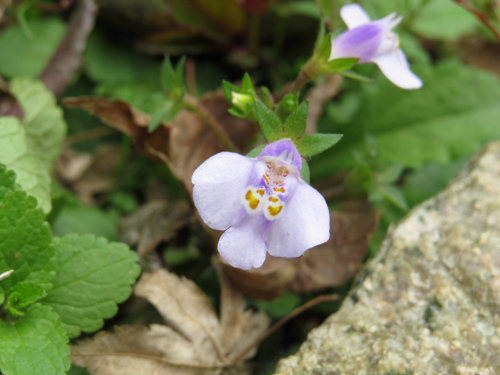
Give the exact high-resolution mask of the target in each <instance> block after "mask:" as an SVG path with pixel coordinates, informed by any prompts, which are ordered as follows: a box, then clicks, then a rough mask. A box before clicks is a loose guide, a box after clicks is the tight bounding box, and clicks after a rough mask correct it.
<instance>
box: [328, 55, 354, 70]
mask: <svg viewBox="0 0 500 375" xmlns="http://www.w3.org/2000/svg"><path fill="white" fill-rule="evenodd" d="M358 61H359V58H358V57H349V58H342V59H334V60H331V61H328V63H327V64H326V66H325V70H326V71H325V73H340V72H343V71H344V70H348V69H351V68H352V67H353V66H354V65H356V64H357V63H358Z"/></svg>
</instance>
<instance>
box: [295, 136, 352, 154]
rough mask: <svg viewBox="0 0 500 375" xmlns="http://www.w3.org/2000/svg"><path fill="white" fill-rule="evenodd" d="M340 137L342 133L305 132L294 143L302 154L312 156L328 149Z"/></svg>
mask: <svg viewBox="0 0 500 375" xmlns="http://www.w3.org/2000/svg"><path fill="white" fill-rule="evenodd" d="M341 138H342V134H306V135H304V136H303V137H302V138H300V139H298V140H297V141H296V142H295V145H296V146H297V150H298V151H299V153H300V154H301V155H302V156H312V155H316V154H319V153H321V152H323V151H325V150H328V149H329V148H330V147H332V146H333V145H335V144H336V143H337V142H338V141H340V139H341Z"/></svg>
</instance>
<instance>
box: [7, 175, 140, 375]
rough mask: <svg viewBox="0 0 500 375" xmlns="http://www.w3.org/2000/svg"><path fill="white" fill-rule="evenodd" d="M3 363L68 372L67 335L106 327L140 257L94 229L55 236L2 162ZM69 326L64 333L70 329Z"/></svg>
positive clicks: (16, 368) (12, 370) (16, 369)
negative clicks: (88, 231)
mask: <svg viewBox="0 0 500 375" xmlns="http://www.w3.org/2000/svg"><path fill="white" fill-rule="evenodd" d="M0 248H1V249H2V251H1V252H0V270H1V273H2V274H3V273H4V272H6V271H9V270H13V272H12V273H11V274H7V275H8V276H7V277H4V278H2V280H0V303H1V304H2V305H3V306H2V310H3V311H4V314H3V315H2V318H4V319H6V320H5V321H4V320H0V337H2V350H0V368H1V369H2V372H3V374H4V375H19V374H34V373H36V374H40V375H45V374H51V375H52V374H63V373H64V371H66V370H67V369H68V367H69V360H68V358H67V356H68V354H69V347H68V346H67V342H68V336H71V337H76V336H78V335H79V334H80V332H81V331H82V330H83V331H86V332H91V331H93V330H96V329H98V328H100V327H101V326H102V324H103V319H105V318H109V317H111V316H113V315H114V314H115V313H116V311H117V306H116V304H117V303H120V302H123V301H124V300H125V299H126V298H127V297H128V296H129V295H130V293H131V287H130V285H131V284H133V283H134V281H135V278H136V277H137V275H138V273H139V266H138V265H137V255H136V254H135V253H133V252H130V251H129V249H128V247H127V246H126V245H124V244H119V243H108V241H107V240H105V239H103V238H96V237H94V236H92V235H84V236H78V235H76V234H71V235H68V236H65V237H63V238H57V237H52V235H51V233H50V228H49V225H48V224H47V222H45V214H44V212H43V211H42V210H41V209H40V208H38V207H37V202H36V200H35V199H34V198H33V197H30V196H28V195H27V194H26V192H24V191H23V190H19V189H18V187H17V185H16V183H15V178H14V174H13V172H12V171H9V170H7V169H6V167H5V166H3V165H0ZM65 330H66V331H65Z"/></svg>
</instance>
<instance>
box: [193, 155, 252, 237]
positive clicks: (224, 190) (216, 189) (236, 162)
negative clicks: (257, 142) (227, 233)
mask: <svg viewBox="0 0 500 375" xmlns="http://www.w3.org/2000/svg"><path fill="white" fill-rule="evenodd" d="M255 163H256V160H255V159H252V158H248V157H246V156H242V155H239V154H236V153H233V152H221V153H219V154H217V155H214V156H212V157H211V158H209V159H207V160H206V161H205V162H204V163H203V164H202V165H200V166H199V167H198V169H196V171H194V173H193V176H192V177H191V182H192V183H193V184H194V188H193V201H194V204H195V206H196V208H197V209H198V212H199V213H200V216H201V218H202V219H203V221H204V222H205V223H206V224H207V225H208V226H209V227H210V228H213V229H218V230H224V229H227V228H228V227H229V226H231V225H232V224H233V223H234V222H235V221H236V219H237V218H238V215H239V214H240V208H241V207H242V204H241V197H242V195H243V193H244V191H245V188H246V187H247V185H248V181H249V178H250V175H251V173H252V170H253V167H254V165H255Z"/></svg>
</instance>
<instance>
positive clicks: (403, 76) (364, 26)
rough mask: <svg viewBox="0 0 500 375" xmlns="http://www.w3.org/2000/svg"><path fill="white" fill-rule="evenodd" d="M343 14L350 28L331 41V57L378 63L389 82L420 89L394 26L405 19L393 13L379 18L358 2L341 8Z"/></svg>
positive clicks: (419, 83) (331, 58)
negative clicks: (365, 9) (371, 15)
mask: <svg viewBox="0 0 500 375" xmlns="http://www.w3.org/2000/svg"><path fill="white" fill-rule="evenodd" d="M340 15H341V17H342V19H343V20H344V22H345V23H346V25H347V27H348V28H349V30H347V31H345V32H343V33H342V34H340V35H339V36H338V37H337V38H335V39H334V40H333V41H332V48H331V53H330V58H329V61H330V60H334V59H341V58H355V57H357V58H359V63H360V64H363V63H369V62H372V63H375V64H377V65H378V67H379V68H380V70H381V71H382V73H384V75H385V76H386V77H387V79H388V80H389V81H391V82H392V83H394V84H395V85H396V86H399V87H401V88H403V89H418V88H420V87H422V81H421V80H420V78H418V77H417V76H416V75H415V74H414V73H413V72H412V71H411V70H410V67H409V65H408V61H407V60H406V57H405V55H404V53H403V51H401V49H400V48H399V38H398V36H397V35H396V34H394V33H393V32H392V29H393V28H394V27H395V26H396V25H397V24H398V23H399V22H401V20H402V17H397V18H396V13H392V14H390V15H388V16H387V17H385V18H382V19H380V20H377V21H370V17H369V16H368V15H367V14H366V13H365V11H364V10H363V8H361V6H359V5H358V4H349V5H345V6H343V7H342V9H341V10H340Z"/></svg>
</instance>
